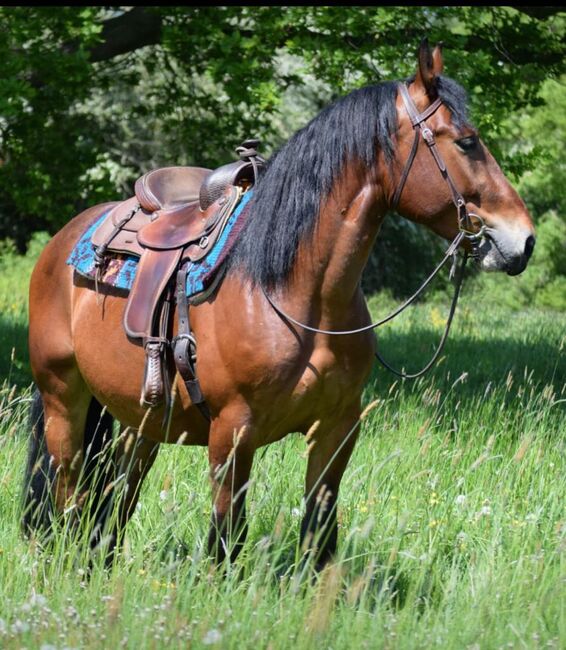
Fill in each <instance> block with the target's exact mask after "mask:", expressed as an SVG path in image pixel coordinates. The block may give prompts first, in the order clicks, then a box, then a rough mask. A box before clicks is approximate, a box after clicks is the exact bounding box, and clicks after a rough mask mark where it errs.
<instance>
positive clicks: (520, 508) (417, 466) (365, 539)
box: [0, 294, 566, 650]
mask: <svg viewBox="0 0 566 650" xmlns="http://www.w3.org/2000/svg"><path fill="white" fill-rule="evenodd" d="M6 299H7V298H6V297H4V298H2V300H6ZM371 306H372V310H373V311H374V313H375V314H377V313H379V314H382V313H383V312H385V311H386V306H385V305H381V304H380V301H379V299H378V298H376V299H374V300H372V301H371ZM444 309H445V307H444V306H443V304H442V303H438V304H437V303H434V304H425V305H421V306H418V307H417V308H416V309H415V310H413V311H412V312H410V314H408V315H407V317H405V318H403V319H402V320H401V321H400V322H398V323H396V324H395V325H393V326H392V327H388V328H386V329H384V331H383V332H382V333H380V335H379V342H380V346H381V349H382V352H383V353H384V354H385V355H386V357H387V358H388V359H390V360H391V361H393V362H394V363H395V364H397V365H398V366H406V368H407V370H414V369H415V368H418V367H419V365H422V362H426V361H427V359H428V356H429V355H430V353H431V351H432V350H433V347H434V344H435V342H436V341H437V340H438V337H439V334H440V332H441V328H442V319H443V317H444ZM24 315H25V312H24V311H21V312H20V315H19V316H16V317H15V321H14V322H15V323H16V325H17V326H18V327H20V328H22V327H23V326H24V324H25V321H24ZM20 335H21V336H22V337H23V336H25V329H24V330H23V333H22V332H20ZM2 351H3V353H5V352H6V351H5V350H4V349H3V350H2ZM10 355H11V352H8V353H7V357H8V362H7V365H6V366H5V367H6V372H5V376H8V373H9V372H10V370H9V369H10V363H12V364H13V361H10V360H9V359H10ZM16 359H17V354H16ZM19 376H20V377H23V376H24V375H19ZM565 377H566V373H565V362H564V327H563V317H562V316H560V315H559V314H555V313H552V312H547V313H545V312H537V311H529V310H525V311H521V312H509V311H506V310H504V309H502V308H498V307H497V306H496V305H489V306H488V305H484V304H479V303H478V302H477V300H475V297H474V299H473V300H472V297H471V296H469V295H466V294H464V298H463V302H462V305H461V310H460V312H459V313H458V315H457V318H456V323H455V327H454V332H453V335H452V336H451V339H450V341H449V343H448V346H447V348H446V352H445V354H444V355H443V359H442V360H441V363H440V365H439V366H438V368H437V369H436V370H435V371H434V372H433V373H432V374H431V375H428V376H426V377H425V378H423V379H420V380H418V381H416V382H403V381H396V380H395V378H394V377H392V376H391V375H390V374H389V373H387V372H386V371H385V370H383V369H381V368H377V367H376V369H375V371H374V373H373V375H372V377H371V379H370V382H369V383H368V386H367V388H366V390H365V394H364V402H365V404H370V403H372V402H374V400H378V401H377V402H376V403H374V404H373V406H372V408H371V409H370V410H369V411H368V412H367V413H366V416H365V418H364V420H363V422H362V429H361V435H360V439H359V443H358V445H357V447H356V449H355V451H354V454H353V457H352V460H351V462H350V465H349V468H348V471H347V472H346V475H345V478H344V482H343V485H342V490H341V496H340V507H339V552H338V556H337V558H336V561H335V562H334V563H333V564H332V565H331V566H330V567H329V568H328V569H327V570H326V571H325V572H324V573H323V574H322V575H321V576H320V579H319V580H318V581H317V582H312V581H308V580H307V581H305V580H301V579H300V573H299V570H298V569H297V565H296V558H297V556H298V549H297V543H298V529H299V522H300V517H301V515H302V512H303V506H302V504H301V498H302V494H303V484H304V474H305V469H306V455H305V450H306V445H305V441H304V440H303V439H302V438H301V437H300V436H298V435H291V436H289V437H288V438H287V439H285V440H284V441H281V442H280V443H277V444H274V445H272V446H270V447H268V448H266V449H265V450H260V452H258V454H257V457H256V462H255V467H254V471H253V475H252V485H251V488H250V494H249V498H248V507H249V523H250V531H249V535H248V541H247V543H246V546H245V548H244V551H243V553H242V555H241V557H240V559H239V560H238V562H237V563H236V564H235V565H234V566H233V567H228V570H227V571H226V572H225V573H224V574H223V573H222V572H219V571H217V570H216V569H214V567H212V566H211V565H210V563H209V562H208V561H207V560H206V559H205V558H204V557H203V555H204V554H203V545H204V542H205V540H206V534H207V528H208V520H209V513H210V493H209V486H208V465H207V458H206V451H205V450H204V449H201V448H186V449H185V448H179V447H176V446H167V447H163V448H162V450H161V451H160V454H159V457H158V460H157V462H156V465H155V466H154V468H153V469H152V470H151V473H150V475H149V477H148V479H147V481H146V484H145V486H144V490H143V493H142V496H141V499H140V504H139V506H138V509H137V510H136V512H135V514H134V516H133V518H132V520H131V522H130V524H129V527H128V532H127V535H126V541H125V545H124V548H123V552H122V553H121V555H120V557H119V558H118V560H117V562H116V565H115V566H114V568H113V569H112V570H111V571H106V570H105V569H104V568H103V563H102V558H100V557H95V560H94V568H93V570H92V573H91V575H90V577H87V574H86V570H85V569H86V551H85V548H84V545H80V544H77V542H76V540H75V539H74V538H73V536H72V535H71V534H70V533H69V532H68V531H65V530H63V531H61V535H60V536H59V538H58V539H57V540H56V541H55V542H53V543H52V545H51V546H48V547H47V548H46V550H43V551H42V550H40V548H39V546H38V545H37V544H36V543H34V542H28V541H25V540H23V539H22V537H21V535H20V530H19V503H20V489H21V479H22V475H23V466H24V463H25V445H26V437H27V435H28V427H27V424H26V422H25V417H26V411H27V407H28V405H29V396H30V394H29V391H27V390H25V389H24V390H23V391H22V390H14V389H13V388H12V386H13V380H12V379H11V380H10V381H6V382H5V383H4V386H3V388H2V389H1V391H0V490H1V491H0V521H1V522H2V523H1V530H2V535H1V536H0V599H1V601H0V602H1V604H2V607H1V608H0V647H2V648H22V647H27V648H41V647H42V646H44V647H45V648H49V647H54V648H64V647H68V648H99V647H104V648H119V647H131V648H159V647H183V648H186V647H196V648H200V647H217V648H250V647H253V648H258V649H259V648H272V649H273V648H290V647H297V648H358V647H360V648H364V647H365V648H427V647H437V648H454V649H460V648H470V649H471V648H474V649H476V648H477V649H481V650H483V649H484V648H508V647H510V648H552V647H554V648H559V647H564V643H565V639H566V631H565V629H564V625H565V619H564V614H565V612H564V595H565V594H564V592H565V587H566V584H565V582H564V576H565V575H566V572H565V569H566V567H565V561H564V551H565V550H566V544H565V532H566V511H565V509H564V495H565V494H566V467H565V462H564V455H565V437H564V433H565V430H566V427H565V409H564V406H565V403H566V388H565ZM20 385H22V384H21V383H20Z"/></svg>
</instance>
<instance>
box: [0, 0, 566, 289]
mask: <svg viewBox="0 0 566 650" xmlns="http://www.w3.org/2000/svg"><path fill="white" fill-rule="evenodd" d="M424 36H428V37H429V39H430V41H431V42H437V41H443V42H444V53H445V60H446V71H447V73H448V74H449V75H450V76H452V77H454V78H455V79H457V80H459V81H460V82H461V83H462V84H463V85H464V86H465V87H466V88H467V89H468V90H469V92H470V96H471V100H472V105H471V108H472V117H473V120H474V121H475V123H476V124H477V125H478V126H479V127H480V129H481V132H482V136H483V138H484V139H485V140H486V141H487V143H488V145H489V146H490V148H491V149H492V150H493V151H494V153H495V154H496V157H498V158H499V159H500V160H501V162H502V164H503V167H504V169H505V170H506V171H507V172H510V173H513V174H515V175H516V177H519V176H520V175H521V174H523V173H524V172H525V171H527V170H532V171H533V179H534V180H533V183H532V184H530V185H529V184H528V183H526V184H525V186H524V187H525V189H526V192H527V195H528V198H529V201H531V199H532V204H533V206H535V217H536V218H537V219H538V217H539V216H540V215H541V214H542V213H544V212H546V211H548V210H549V209H551V207H552V209H556V208H555V207H554V206H549V205H548V204H549V203H552V201H553V200H554V198H555V196H556V192H557V187H556V185H555V183H554V179H555V175H554V173H553V169H554V167H553V163H552V161H556V151H557V150H556V147H557V146H559V145H558V142H557V141H555V143H554V144H552V143H551V144H549V140H548V138H546V137H544V136H543V135H542V134H547V133H549V130H548V129H547V128H543V126H546V125H543V124H542V123H540V124H539V123H537V120H539V122H540V121H541V120H542V119H543V118H542V117H541V116H543V115H544V116H545V117H544V120H546V121H548V122H549V123H554V122H553V120H555V121H556V120H560V119H563V115H564V112H563V111H562V112H561V113H560V114H561V115H562V118H560V117H558V116H556V115H554V107H555V95H556V92H555V90H549V91H548V92H547V91H544V92H542V93H541V94H539V89H540V88H541V84H543V82H544V81H545V80H546V79H548V78H558V77H559V75H560V74H561V73H562V72H563V53H564V49H563V36H564V14H563V13H561V12H560V11H559V10H558V9H555V10H554V9H553V8H546V9H545V8H543V9H540V10H539V9H536V8H533V7H530V8H529V7H526V8H512V7H457V6H454V7H440V6H439V7H430V6H429V7H418V6H417V7H410V6H407V7H375V6H374V7H371V6H368V7H359V6H356V7H345V6H340V7H334V6H290V7H280V6H263V7H228V6H227V7H217V6H214V7H204V6H202V7H180V6H178V7H135V8H131V9H124V8H123V7H108V6H107V7H82V8H74V7H3V8H0V58H1V59H2V61H3V66H2V68H1V69H0V239H2V238H5V237H11V238H12V239H13V240H14V241H15V242H16V245H17V247H18V249H19V250H23V249H24V248H25V245H26V244H27V241H28V240H29V237H30V235H31V233H32V232H34V231H37V230H41V229H47V230H49V231H50V232H51V233H52V232H54V231H56V230H57V229H59V228H60V227H61V226H62V225H63V224H64V223H66V222H67V221H68V220H69V219H70V218H71V217H72V216H73V215H74V214H76V213H77V212H79V211H80V210H82V209H84V208H86V207H88V206H89V205H92V204H95V203H99V202H102V201H105V200H109V199H115V198H119V197H120V196H125V195H127V194H128V193H129V192H131V189H132V183H133V181H134V180H135V178H136V177H137V176H139V175H140V174H141V173H142V172H143V171H146V170H148V169H151V168H154V167H156V166H160V165H170V164H196V165H205V166H215V165H218V164H221V163H223V162H225V161H226V160H228V159H231V158H232V157H233V148H234V147H235V146H236V145H237V144H239V142H240V141H242V140H243V139H244V138H245V137H248V136H249V135H259V136H261V137H262V139H263V140H264V142H265V149H266V150H267V151H268V152H269V151H271V150H272V149H273V148H274V147H276V146H278V145H279V144H281V142H282V141H284V139H285V138H287V137H288V136H289V135H290V134H291V133H292V132H293V131H294V130H296V129H297V128H299V127H301V126H303V125H304V124H305V123H306V122H307V120H308V119H309V118H310V117H312V116H313V115H314V114H315V113H316V112H317V111H319V110H320V109H321V108H322V107H323V106H324V105H326V104H327V103H328V102H329V101H330V100H331V99H332V98H333V97H335V96H337V95H340V94H343V93H346V92H348V91H350V90H352V89H353V88H355V87H358V86H361V85H364V84H368V83H375V82H378V81H382V80H384V79H396V78H403V77H406V76H408V75H411V74H412V73H413V72H414V69H415V52H416V49H417V46H418V43H419V41H420V40H421V38H422V37H424ZM557 87H558V86H557V85H555V86H554V88H555V89H556V88H557ZM545 88H550V86H545ZM561 96H562V100H561V101H562V104H561V106H562V105H563V101H564V99H563V97H564V94H563V91H562V95H561ZM546 104H548V108H547V107H546ZM532 107H537V109H536V111H535V110H533V109H532ZM556 112H557V113H559V111H556ZM521 113H525V114H528V115H529V116H531V119H532V120H533V121H532V123H531V126H529V125H528V124H527V125H522V126H521V128H520V130H519V132H518V134H519V136H520V137H519V139H520V140H521V143H522V144H521V146H513V145H512V140H511V139H510V134H511V133H515V131H514V130H513V129H517V128H519V123H518V122H517V120H516V119H515V118H514V117H513V116H516V115H520V114H521ZM537 116H539V117H537ZM513 120H515V121H513ZM535 123H536V124H535ZM523 126H524V128H523ZM544 161H547V163H548V164H547V165H546V167H544V165H545V164H546V163H545V162H544ZM547 171H550V172H552V173H550V174H548V173H547ZM560 188H561V189H560V191H562V192H563V190H564V183H562V184H561V185H560ZM541 190H542V191H541ZM537 197H538V198H537ZM562 200H563V199H561V201H562ZM543 203H544V205H543ZM557 212H558V214H561V213H562V212H561V211H560V210H557ZM414 241H415V237H414V235H413V232H412V231H411V228H410V226H406V225H397V224H394V223H390V224H387V225H386V227H385V228H384V230H383V233H382V239H381V240H380V244H379V246H378V248H377V251H376V254H375V255H374V257H373V259H372V261H371V263H370V269H369V271H368V277H371V278H373V279H372V280H371V282H369V281H367V282H366V284H367V286H369V288H370V289H371V290H375V289H379V288H381V287H383V286H391V287H392V288H393V289H394V291H395V292H396V293H398V294H402V293H404V292H406V291H407V290H408V288H409V286H414V285H415V284H416V283H417V282H418V279H419V278H418V277H416V276H415V272H414V269H417V268H418V269H422V268H424V267H427V266H430V264H431V263H432V262H433V258H434V254H435V253H436V251H437V250H438V247H437V246H436V247H435V246H434V245H432V246H428V245H423V244H421V245H419V246H415V245H414ZM426 241H427V242H428V240H426ZM392 251H398V252H399V254H400V255H401V257H400V258H399V263H403V262H402V260H410V261H409V262H407V266H408V268H407V269H406V270H405V271H403V272H401V273H396V274H393V273H391V272H389V274H387V272H386V271H384V269H390V268H391V264H389V262H390V261H391V262H392V263H393V262H394V260H393V259H392V253H391V252H392ZM431 253H432V255H431ZM397 278H403V280H402V281H398V280H397Z"/></svg>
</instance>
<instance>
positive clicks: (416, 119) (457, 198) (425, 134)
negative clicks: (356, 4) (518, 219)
mask: <svg viewBox="0 0 566 650" xmlns="http://www.w3.org/2000/svg"><path fill="white" fill-rule="evenodd" d="M399 89H400V92H401V97H402V99H403V102H404V104H405V108H406V110H407V113H408V115H409V117H410V119H411V123H412V125H413V129H414V131H415V137H414V139H413V144H412V146H411V151H410V153H409V157H408V158H407V162H406V163H405V167H404V169H403V172H402V174H401V178H400V180H399V184H398V186H397V189H396V190H395V194H394V195H393V199H392V201H391V207H392V209H393V210H395V209H396V208H397V205H398V204H399V200H400V199H401V194H402V192H403V188H404V187H405V183H406V181H407V178H408V176H409V172H410V170H411V167H412V166H413V162H414V160H415V157H416V155H417V150H418V147H419V142H420V139H421V136H422V139H423V140H424V141H425V143H426V145H427V146H428V149H429V151H430V153H431V154H432V157H433V159H434V161H435V163H436V165H437V167H438V169H439V170H440V173H441V175H442V177H443V178H444V180H445V181H446V183H447V185H448V187H449V189H450V193H451V195H452V202H453V203H454V206H455V207H456V210H457V214H458V230H459V233H458V234H457V235H456V237H455V238H454V240H453V241H452V243H451V244H450V246H449V247H448V248H447V250H446V252H445V254H444V257H443V258H442V260H441V261H440V262H439V264H438V265H437V266H436V268H435V269H434V270H433V271H432V273H431V274H430V275H429V276H428V278H426V280H425V281H424V282H423V283H422V284H421V286H420V287H419V288H418V289H417V290H416V291H415V293H413V295H412V296H410V297H409V298H408V299H407V300H405V302H403V303H402V304H401V305H400V306H399V307H397V308H396V309H394V310H393V311H392V312H391V313H390V314H389V315H388V316H386V317H385V318H382V319H380V320H378V321H376V322H374V323H370V324H369V325H365V326H364V327H359V328H357V329H353V330H323V329H319V328H317V327H311V326H310V325H306V324H305V323H301V322H300V321H298V320H296V319H295V318H293V317H292V316H290V315H289V314H288V313H287V312H285V311H284V310H283V309H281V307H279V306H278V305H277V304H276V303H275V302H274V301H273V299H272V298H271V297H270V296H269V294H268V293H267V291H266V290H265V288H264V287H262V291H263V294H264V296H265V298H266V299H267V301H268V302H269V304H270V305H271V307H272V308H273V309H274V310H275V311H276V312H277V313H278V314H279V316H281V317H282V318H283V319H284V320H287V321H289V322H290V323H293V324H294V325H297V326H298V327H301V328H302V329H304V330H306V331H308V332H314V333H315V334H328V335H331V336H347V335H351V334H360V333H362V332H367V331H369V330H372V329H375V328H377V327H380V326H381V325H384V324H385V323H387V322H389V321H390V320H392V319H394V318H395V317H396V316H398V315H399V314H400V313H402V312H403V311H405V309H406V308H407V307H408V306H409V305H411V304H412V303H413V302H414V301H415V300H416V299H417V298H418V297H419V296H420V295H421V294H422V292H423V291H424V290H425V289H426V287H427V286H428V285H429V284H430V282H431V281H432V280H433V278H434V277H436V275H437V274H438V272H439V271H440V269H442V268H443V267H444V265H445V264H446V262H447V261H448V260H449V259H450V258H452V269H451V271H450V277H452V276H453V275H455V276H456V281H455V285H454V295H453V297H452V303H451V305H450V312H449V314H448V319H447V321H446V327H445V330H444V333H443V335H442V337H441V339H440V343H439V345H438V347H437V348H436V350H435V352H434V354H433V356H432V358H431V359H430V361H429V362H428V363H427V364H426V365H425V366H424V368H422V369H421V370H420V371H419V372H417V373H414V374H406V373H404V372H402V371H399V370H396V369H395V368H393V367H392V366H390V365H389V363H387V361H385V359H383V357H382V356H381V355H380V354H379V352H377V351H376V353H375V356H376V358H377V360H378V361H379V362H380V363H381V364H382V365H383V366H385V368H387V369H388V370H390V371H391V372H393V373H394V374H396V375H397V376H399V377H402V378H403V379H416V378H417V377H420V376H422V375H424V374H425V373H426V372H427V371H428V370H429V369H430V368H431V367H432V366H433V365H434V363H435V362H436V360H437V359H438V357H439V356H440V353H441V352H442V349H443V348H444V345H445V343H446V340H447V338H448V333H449V331H450V326H451V324H452V319H453V317H454V313H455V311H456V305H457V303H458V297H459V295H460V289H461V286H462V282H463V279H464V270H465V266H466V262H467V260H468V253H467V251H464V255H463V257H462V262H461V264H460V268H459V269H458V270H456V263H457V255H458V247H459V246H460V244H461V243H462V242H463V240H464V239H467V240H468V241H469V242H470V243H471V246H472V256H474V257H475V256H477V248H478V244H479V241H480V240H481V238H482V236H483V234H484V231H485V224H484V222H483V219H482V218H481V217H480V216H479V215H477V214H475V213H473V212H468V209H467V208H466V201H465V199H464V197H463V196H462V195H461V194H460V192H459V191H458V189H457V188H456V185H455V183H454V181H453V180H452V177H451V176H450V174H449V173H448V170H447V168H446V164H445V162H444V160H443V158H442V156H441V154H440V152H439V151H438V148H437V144H436V140H435V137H434V133H433V132H432V131H431V129H430V128H429V127H428V125H427V123H426V120H427V118H429V117H431V115H434V113H435V112H436V111H437V110H438V109H439V108H440V106H441V105H442V100H441V99H440V98H437V99H436V100H435V101H434V102H433V103H432V104H431V105H430V106H429V107H428V108H426V109H425V110H424V111H423V112H422V113H419V112H418V110H417V107H416V106H415V104H414V102H413V100H412V99H411V96H410V95H409V91H408V88H407V86H406V85H405V84H400V86H399ZM474 221H475V222H474ZM476 226H477V229H475V228H476Z"/></svg>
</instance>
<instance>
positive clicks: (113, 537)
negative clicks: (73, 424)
mask: <svg viewBox="0 0 566 650" xmlns="http://www.w3.org/2000/svg"><path fill="white" fill-rule="evenodd" d="M158 451H159V443H157V442H152V441H150V440H147V439H146V438H143V437H142V436H140V435H139V433H138V432H137V431H136V430H128V429H126V430H125V431H124V432H123V433H122V434H121V436H120V444H119V446H118V449H117V450H116V465H117V471H116V478H115V484H114V485H113V486H112V489H111V490H108V489H107V490H106V492H107V494H106V497H107V500H106V503H105V508H106V511H105V513H104V522H105V523H106V522H107V520H109V522H108V523H109V524H110V525H109V526H108V529H109V530H108V531H107V532H108V537H107V540H108V541H107V544H108V546H107V548H108V551H109V552H108V555H107V558H106V559H107V563H110V562H111V561H112V559H113V557H114V550H115V547H116V545H117V544H119V543H120V541H121V534H122V532H123V531H124V528H125V526H126V524H127V523H128V520H129V519H130V517H131V516H132V514H133V512H134V510H135V507H136V504H137V502H138V499H139V496H140V491H141V486H142V483H143V480H144V479H145V477H146V476H147V473H148V472H149V470H150V469H151V467H152V465H153V463H154V462H155V459H156V458H157V452H158ZM98 534H99V537H98V540H103V539H104V535H103V534H104V530H103V529H102V528H101V529H100V531H98Z"/></svg>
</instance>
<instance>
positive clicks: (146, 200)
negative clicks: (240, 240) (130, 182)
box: [91, 140, 265, 419]
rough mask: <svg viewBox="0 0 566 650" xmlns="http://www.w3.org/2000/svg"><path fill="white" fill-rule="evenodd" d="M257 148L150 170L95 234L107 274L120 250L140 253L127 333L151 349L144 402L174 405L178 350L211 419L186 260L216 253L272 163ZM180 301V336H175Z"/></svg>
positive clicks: (192, 390)
mask: <svg viewBox="0 0 566 650" xmlns="http://www.w3.org/2000/svg"><path fill="white" fill-rule="evenodd" d="M258 145H259V140H246V141H245V142H243V143H242V145H241V146H240V147H238V148H237V149H236V152H237V153H238V154H239V156H240V160H238V161H236V162H233V163H229V164H227V165H223V166H222V167H219V168H218V169H216V170H214V171H211V170H210V169H205V168H203V167H164V168H161V169H155V170H153V171H150V172H147V173H146V174H144V175H143V176H142V177H141V178H139V179H138V180H137V181H136V184H135V195H134V196H133V197H131V198H129V199H126V200H125V201H123V202H121V203H119V204H118V205H116V206H115V207H114V208H113V209H112V210H111V211H110V212H109V213H108V215H107V216H106V217H105V219H104V220H103V221H102V223H101V224H100V225H99V226H98V228H97V229H96V231H95V232H94V234H93V236H92V240H91V241H92V244H93V245H94V247H95V262H96V266H97V269H98V271H97V274H98V276H100V277H102V272H103V270H104V268H105V265H106V264H107V262H108V260H109V259H110V258H111V257H112V256H115V255H116V254H126V255H131V256H134V257H136V258H139V262H138V265H137V270H136V276H135V279H134V282H133V285H132V288H131V290H130V293H129V295H128V301H127V304H126V308H125V310H124V318H123V325H124V330H125V332H126V335H127V336H128V338H129V339H130V340H131V341H132V342H134V343H136V344H139V345H142V346H143V348H144V351H145V370H144V378H143V383H142V389H141V398H140V404H141V405H142V406H145V407H151V408H155V407H157V406H159V405H161V404H162V403H163V402H165V404H166V406H169V404H170V401H171V386H170V380H169V376H170V375H169V371H168V367H167V360H168V358H170V356H171V353H172V356H173V359H174V363H175V366H176V368H177V370H178V371H179V374H180V375H181V378H182V379H183V381H184V383H185V386H186V388H187V391H188V393H189V396H190V398H191V401H192V403H193V404H195V405H196V406H198V407H199V409H200V410H201V412H202V414H203V415H204V416H205V417H206V418H207V419H210V414H209V412H208V407H207V405H206V402H205V400H204V396H203V394H202V391H201V389H200V385H199V381H198V378H197V376H196V372H195V359H196V341H195V339H194V337H193V335H192V332H191V328H190V321H189V304H188V299H187V295H186V279H187V262H189V263H190V262H193V263H194V262H198V261H201V260H203V259H204V258H205V257H206V256H207V255H208V254H209V253H210V252H211V250H212V249H213V247H214V244H215V243H216V242H217V240H218V238H219V237H220V235H221V234H222V232H223V230H224V227H225V225H226V223H227V221H228V219H229V217H230V216H231V215H232V213H233V212H234V210H235V208H236V207H237V205H238V203H239V202H240V199H241V197H242V195H243V194H244V193H245V192H246V191H248V190H249V188H250V187H251V186H252V185H253V184H254V183H255V182H256V180H257V176H258V172H259V170H260V169H261V167H262V166H263V165H264V163H265V161H264V159H263V158H262V157H261V156H260V155H259V154H258V153H257V147H258ZM174 302H176V305H177V318H178V333H177V336H176V337H175V338H174V339H172V340H170V334H171V331H172V323H171V322H170V320H171V319H170V314H171V311H172V306H173V303H174ZM169 350H170V351H171V353H168V351H169ZM167 412H168V408H167V409H166V413H167Z"/></svg>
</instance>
